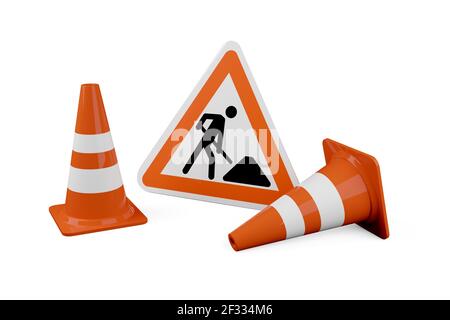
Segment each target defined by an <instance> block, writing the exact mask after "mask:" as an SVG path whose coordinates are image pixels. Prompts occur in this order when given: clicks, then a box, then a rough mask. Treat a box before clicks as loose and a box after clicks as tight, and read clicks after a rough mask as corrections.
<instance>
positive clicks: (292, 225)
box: [229, 139, 389, 251]
mask: <svg viewBox="0 0 450 320" xmlns="http://www.w3.org/2000/svg"><path fill="white" fill-rule="evenodd" d="M323 149H324V153H325V160H326V163H327V164H326V166H325V167H323V168H322V169H320V170H319V171H318V172H316V173H315V174H313V175H312V176H311V177H309V178H308V179H306V180H305V181H304V182H303V183H301V184H300V186H298V187H296V188H294V189H293V190H291V191H290V192H288V193H287V194H286V195H284V196H282V197H280V198H279V199H278V200H276V201H275V202H274V203H272V204H271V205H270V206H267V207H266V208H264V209H263V210H262V211H261V212H259V213H258V214H257V215H256V216H254V217H253V218H251V219H250V220H249V221H247V222H246V223H244V224H243V225H241V226H240V227H239V228H237V229H236V230H234V231H233V232H231V233H230V234H229V240H230V243H231V246H232V247H233V249H234V250H236V251H239V250H243V249H247V248H251V247H256V246H260V245H263V244H267V243H271V242H275V241H280V240H285V239H289V238H293V237H298V236H302V235H305V234H309V233H313V232H317V231H321V230H325V229H330V228H335V227H340V226H342V225H346V224H350V223H359V224H360V225H361V226H362V227H363V228H365V229H367V230H368V231H370V232H372V233H374V234H376V235H377V236H379V237H380V238H383V239H386V238H387V237H389V228H388V222H387V217H386V209H385V205H384V196H383V187H382V185H381V175H380V168H379V166H378V162H377V160H376V159H375V158H374V157H372V156H370V155H368V154H365V153H363V152H361V151H358V150H355V149H352V148H350V147H347V146H345V145H343V144H340V143H338V142H335V141H333V140H330V139H326V140H324V141H323Z"/></svg>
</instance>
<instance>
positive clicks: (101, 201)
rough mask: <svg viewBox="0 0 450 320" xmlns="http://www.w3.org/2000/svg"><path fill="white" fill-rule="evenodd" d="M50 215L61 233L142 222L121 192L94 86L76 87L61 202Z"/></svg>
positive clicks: (67, 234) (88, 231)
mask: <svg viewBox="0 0 450 320" xmlns="http://www.w3.org/2000/svg"><path fill="white" fill-rule="evenodd" d="M50 213H51V215H52V216H53V219H54V220H55V222H56V224H57V225H58V227H59V229H60V230H61V233H62V234H63V235H66V236H73V235H78V234H83V233H90V232H96V231H104V230H109V229H115V228H122V227H129V226H134V225H139V224H144V223H146V222H147V218H146V217H145V216H144V215H143V214H142V212H141V211H139V209H138V208H136V206H135V205H134V204H133V203H132V202H131V201H130V200H128V198H127V197H126V195H125V190H124V187H123V184H122V177H121V175H120V171H119V165H118V163H117V158H116V152H115V150H114V145H113V141H112V138H111V133H110V131H109V125H108V119H107V118H106V113H105V108H104V106H103V100H102V96H101V93H100V87H99V86H98V84H83V85H82V86H81V92H80V101H79V104H78V115H77V123H76V127H75V139H74V143H73V151H72V162H71V166H70V175H69V185H68V187H67V195H66V203H65V204H60V205H56V206H52V207H50Z"/></svg>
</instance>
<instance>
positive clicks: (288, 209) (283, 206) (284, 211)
mask: <svg viewBox="0 0 450 320" xmlns="http://www.w3.org/2000/svg"><path fill="white" fill-rule="evenodd" d="M271 206H272V207H274V208H275V210H277V212H278V214H279V215H280V217H281V219H282V220H283V223H284V226H285V228H286V239H289V238H293V237H298V236H302V235H304V234H305V221H303V215H302V213H301V212H300V209H299V208H298V206H297V204H296V203H295V201H294V200H293V199H292V198H291V197H289V196H288V195H284V196H282V197H280V198H279V199H278V200H276V201H275V202H274V203H272V204H271Z"/></svg>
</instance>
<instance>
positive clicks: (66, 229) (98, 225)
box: [49, 198, 147, 236]
mask: <svg viewBox="0 0 450 320" xmlns="http://www.w3.org/2000/svg"><path fill="white" fill-rule="evenodd" d="M126 202H127V203H126V206H125V208H126V209H125V210H124V213H123V214H122V216H119V217H114V218H103V219H78V218H74V217H71V216H70V213H68V212H67V210H66V205H65V204H59V205H55V206H51V207H50V208H49V210H50V213H51V215H52V217H53V219H54V220H55V222H56V224H57V225H58V228H59V230H60V231H61V233H62V234H63V235H65V236H76V235H80V234H85V233H92V232H98V231H106V230H112V229H118V228H125V227H131V226H137V225H140V224H145V223H147V217H146V216H145V215H144V214H143V213H142V212H141V211H140V210H139V209H138V208H137V207H136V206H135V205H134V204H133V203H132V202H131V201H130V200H129V199H128V198H127V199H126Z"/></svg>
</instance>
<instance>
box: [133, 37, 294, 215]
mask: <svg viewBox="0 0 450 320" xmlns="http://www.w3.org/2000/svg"><path fill="white" fill-rule="evenodd" d="M138 180H139V184H140V185H141V186H142V188H144V189H145V190H148V191H151V192H156V193H162V194H167V195H174V196H181V197H186V198H192V199H198V200H206V201H212V202H217V203H223V204H230V205H237V206H242V207H249V208H261V207H264V206H265V205H268V204H270V203H272V202H273V201H275V200H276V199H277V198H279V197H280V196H282V195H283V194H285V193H286V192H288V191H289V190H291V189H292V188H293V187H294V186H295V185H296V184H298V181H297V177H296V176H295V173H294V170H293V169H292V167H291V165H290V162H289V159H288V157H287V156H286V153H285V151H284V149H283V146H282V144H281V141H280V140H279V138H278V135H277V132H276V130H275V127H274V125H273V123H272V120H271V119H270V116H269V113H268V112H267V109H266V107H265V105H264V102H263V100H262V98H261V95H260V93H259V91H258V89H257V87H256V83H255V81H254V80H253V77H252V75H251V73H250V70H249V68H248V66H247V63H246V62H245V59H244V56H243V54H242V51H241V49H240V47H239V45H238V44H237V43H234V42H229V43H227V44H226V45H225V46H224V48H223V49H222V50H221V52H220V53H219V55H218V56H217V58H216V59H215V60H214V62H213V63H212V65H211V66H210V68H209V69H208V71H207V72H206V74H205V76H204V77H203V78H202V79H201V80H200V82H199V84H198V85H197V87H196V88H195V89H194V91H193V92H192V94H191V95H190V97H189V98H188V100H187V101H186V103H185V104H184V105H183V107H182V108H181V110H180V111H179V112H178V114H177V115H176V116H175V118H174V119H173V121H172V122H171V124H170V125H169V127H168V128H167V130H166V131H165V132H164V134H163V136H162V137H161V139H160V140H159V141H158V143H157V144H156V146H155V147H154V148H153V150H152V152H151V153H150V155H149V156H148V157H147V159H146V160H145V162H144V164H143V165H142V167H141V169H140V171H139V177H138Z"/></svg>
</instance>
